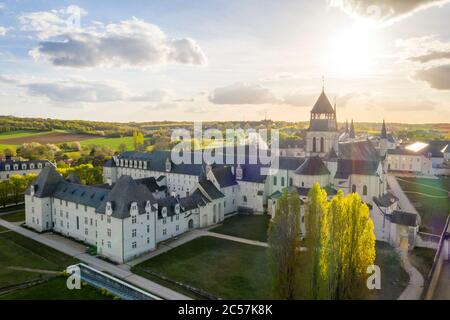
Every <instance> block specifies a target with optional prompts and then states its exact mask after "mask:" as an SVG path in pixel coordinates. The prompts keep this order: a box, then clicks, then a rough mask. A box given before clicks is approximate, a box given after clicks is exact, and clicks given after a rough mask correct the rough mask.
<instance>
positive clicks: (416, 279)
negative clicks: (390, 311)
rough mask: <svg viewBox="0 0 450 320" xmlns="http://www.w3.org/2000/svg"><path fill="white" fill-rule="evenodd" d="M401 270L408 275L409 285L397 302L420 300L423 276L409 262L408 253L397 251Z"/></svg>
mask: <svg viewBox="0 0 450 320" xmlns="http://www.w3.org/2000/svg"><path fill="white" fill-rule="evenodd" d="M398 251H399V254H400V257H401V260H402V266H403V269H405V271H406V272H407V273H408V274H409V283H408V286H407V287H406V289H405V290H404V291H403V292H402V294H401V295H400V297H399V298H398V300H420V295H421V294H422V290H423V283H424V280H423V276H422V274H421V273H420V272H419V271H418V270H417V269H416V268H414V266H413V265H412V264H411V262H410V261H409V257H408V253H407V252H405V251H401V250H400V249H398Z"/></svg>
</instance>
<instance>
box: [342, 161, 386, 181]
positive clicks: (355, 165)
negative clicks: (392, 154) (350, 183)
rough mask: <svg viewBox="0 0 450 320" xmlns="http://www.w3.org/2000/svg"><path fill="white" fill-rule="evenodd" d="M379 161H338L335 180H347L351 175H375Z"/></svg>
mask: <svg viewBox="0 0 450 320" xmlns="http://www.w3.org/2000/svg"><path fill="white" fill-rule="evenodd" d="M379 164H380V163H379V161H365V160H352V159H338V163H337V171H336V175H335V178H336V179H348V177H349V176H350V175H351V174H361V175H376V173H377V170H378V166H379Z"/></svg>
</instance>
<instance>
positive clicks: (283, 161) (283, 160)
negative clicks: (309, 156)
mask: <svg viewBox="0 0 450 320" xmlns="http://www.w3.org/2000/svg"><path fill="white" fill-rule="evenodd" d="M304 162H305V159H304V158H299V157H279V158H278V167H279V168H280V169H282V170H292V171H293V170H296V169H297V168H298V167H300V166H301V165H302V164H303V163H304Z"/></svg>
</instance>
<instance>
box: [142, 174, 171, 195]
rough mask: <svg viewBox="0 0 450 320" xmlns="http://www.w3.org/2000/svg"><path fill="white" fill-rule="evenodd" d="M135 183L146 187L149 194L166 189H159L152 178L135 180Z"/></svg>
mask: <svg viewBox="0 0 450 320" xmlns="http://www.w3.org/2000/svg"><path fill="white" fill-rule="evenodd" d="M135 181H136V182H137V183H139V184H143V185H144V186H146V187H147V188H148V190H150V192H152V193H153V192H158V191H163V190H166V189H167V187H165V186H161V187H160V186H159V185H158V183H157V182H156V179H155V178H154V177H148V178H142V179H136V180H135Z"/></svg>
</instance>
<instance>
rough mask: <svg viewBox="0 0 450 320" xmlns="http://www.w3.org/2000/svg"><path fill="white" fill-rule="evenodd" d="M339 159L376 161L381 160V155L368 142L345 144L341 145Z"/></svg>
mask: <svg viewBox="0 0 450 320" xmlns="http://www.w3.org/2000/svg"><path fill="white" fill-rule="evenodd" d="M339 158H340V159H352V160H368V161H376V160H379V159H380V153H379V152H378V151H377V150H376V149H375V147H374V146H373V144H372V143H371V142H370V141H368V140H364V141H354V142H344V143H340V144H339Z"/></svg>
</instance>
